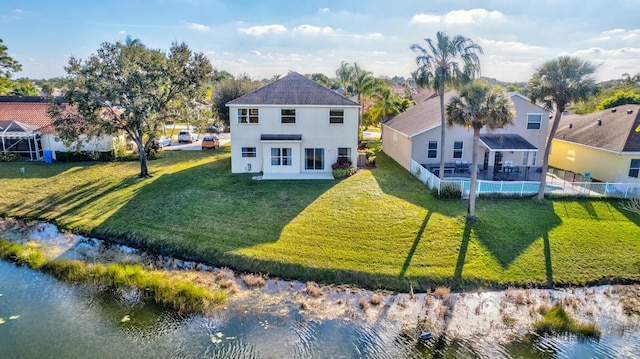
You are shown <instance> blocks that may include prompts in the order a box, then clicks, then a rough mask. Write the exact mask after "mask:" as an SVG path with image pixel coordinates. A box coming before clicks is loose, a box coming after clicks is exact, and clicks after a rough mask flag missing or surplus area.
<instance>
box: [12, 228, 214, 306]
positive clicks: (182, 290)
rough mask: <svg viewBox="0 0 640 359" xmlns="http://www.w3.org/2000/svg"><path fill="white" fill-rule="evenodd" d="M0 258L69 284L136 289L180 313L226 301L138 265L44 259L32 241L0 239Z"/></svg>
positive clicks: (179, 280) (209, 291) (168, 275)
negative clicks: (22, 243) (21, 242)
mask: <svg viewBox="0 0 640 359" xmlns="http://www.w3.org/2000/svg"><path fill="white" fill-rule="evenodd" d="M0 258H5V259H9V260H13V261H14V262H16V263H18V264H21V265H27V266H29V267H31V268H33V269H41V270H42V271H44V272H46V273H49V274H50V275H52V276H53V277H55V278H57V279H60V280H63V281H66V282H68V283H72V284H90V285H94V286H96V287H97V288H102V289H107V290H111V291H120V290H137V291H139V292H140V293H142V294H143V296H144V297H145V298H148V299H151V300H153V301H154V302H156V303H159V304H162V305H165V306H168V307H170V308H173V309H175V310H177V311H179V312H198V313H204V312H206V311H207V310H208V309H209V308H210V307H211V306H212V305H216V304H221V303H224V302H225V301H226V298H227V297H226V293H225V292H224V291H221V290H210V289H208V288H205V287H203V286H200V285H197V284H195V283H193V282H192V281H191V280H190V279H188V278H178V277H177V276H176V275H171V274H169V273H166V272H161V271H149V270H146V269H144V268H142V267H141V266H139V265H125V264H109V265H106V264H103V263H86V262H83V261H79V260H47V259H46V258H45V255H44V253H43V252H42V251H41V250H40V249H39V248H38V247H37V246H36V245H34V244H33V243H31V242H30V243H27V244H25V245H21V244H16V243H12V242H9V241H6V240H0Z"/></svg>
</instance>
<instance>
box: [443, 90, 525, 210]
mask: <svg viewBox="0 0 640 359" xmlns="http://www.w3.org/2000/svg"><path fill="white" fill-rule="evenodd" d="M446 114H447V125H448V126H449V127H450V126H453V125H458V126H464V127H466V128H472V129H473V157H472V161H471V183H470V186H469V207H468V209H467V218H468V219H473V218H475V211H476V210H475V207H476V181H477V178H478V170H477V169H478V154H479V152H480V130H481V129H482V128H483V127H484V126H487V128H488V129H489V130H493V129H495V128H497V127H502V126H504V125H509V124H512V121H513V117H514V116H515V111H514V109H513V103H512V102H511V100H510V99H509V98H508V97H507V96H506V95H505V94H504V93H503V92H502V91H498V90H496V89H495V88H492V87H491V85H489V84H488V83H487V82H485V81H481V80H476V81H474V82H472V83H471V84H469V85H468V86H465V87H463V88H462V89H461V90H460V94H459V95H457V96H454V97H453V98H452V99H451V101H449V104H448V105H447V108H446Z"/></svg>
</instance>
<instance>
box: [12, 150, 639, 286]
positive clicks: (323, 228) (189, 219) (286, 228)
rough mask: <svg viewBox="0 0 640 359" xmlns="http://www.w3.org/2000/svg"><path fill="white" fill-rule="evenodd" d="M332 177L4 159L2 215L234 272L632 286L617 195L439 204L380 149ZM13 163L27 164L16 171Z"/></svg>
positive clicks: (216, 155) (219, 161)
mask: <svg viewBox="0 0 640 359" xmlns="http://www.w3.org/2000/svg"><path fill="white" fill-rule="evenodd" d="M377 158H378V160H377V168H374V169H372V170H361V171H359V172H358V173H357V174H355V175H353V176H351V177H349V178H347V179H344V180H340V181H255V180H252V179H251V177H252V176H251V175H250V174H231V173H230V168H231V160H230V149H229V147H228V146H223V147H222V148H221V149H220V150H219V151H216V152H204V153H203V152H200V151H166V152H164V153H163V155H162V157H161V158H159V159H157V160H154V161H150V162H149V170H150V172H151V173H152V174H153V175H154V177H153V178H150V179H138V178H137V177H136V175H137V173H138V171H139V168H138V163H136V162H125V163H100V164H95V163H75V164H59V163H54V164H43V163H26V162H21V163H0V187H1V188H3V189H4V191H2V192H1V193H0V215H3V216H9V217H18V218H38V219H43V220H47V221H55V222H56V223H57V224H58V225H60V226H62V227H63V228H67V229H70V230H72V231H74V232H79V233H85V234H91V235H93V236H97V237H101V238H110V239H112V240H116V241H119V242H124V243H127V244H129V245H134V246H140V247H144V248H149V249H151V250H155V251H157V252H160V253H169V254H173V255H177V256H181V257H184V258H188V259H194V260H202V261H204V262H207V263H210V264H215V265H218V266H227V267H230V268H234V269H236V270H240V271H246V272H254V273H265V274H267V275H268V276H270V277H284V278H295V279H299V280H303V281H315V282H324V283H346V284H356V285H359V286H362V287H366V288H372V289H375V288H385V289H391V290H399V291H405V292H406V291H409V289H410V286H412V287H413V288H414V289H415V290H421V291H426V290H428V289H429V288H436V287H439V286H444V287H450V288H477V287H484V288H486V287H504V288H506V287H508V286H510V285H515V286H529V285H534V286H550V285H553V286H557V285H582V284H595V283H608V282H638V281H640V241H639V240H638V238H640V227H639V223H640V216H638V215H636V214H632V213H630V212H627V211H624V210H622V209H620V203H619V202H618V200H615V199H603V200H600V199H570V198H568V199H548V200H545V201H544V202H542V203H538V202H536V201H533V200H531V199H485V198H480V199H478V201H477V206H476V215H477V217H478V220H477V221H474V222H467V221H466V220H465V214H466V209H467V202H466V201H463V200H438V199H435V198H433V197H432V195H431V193H430V191H429V190H428V189H427V188H425V187H424V186H423V185H422V184H421V183H420V182H419V181H417V180H416V179H415V178H414V177H413V176H411V174H409V173H408V172H407V171H406V170H405V169H403V168H401V167H400V166H399V165H398V164H397V163H395V162H394V161H393V160H391V159H390V158H389V157H388V156H386V155H385V154H384V153H379V154H378V156H377ZM20 167H24V168H25V173H24V174H21V173H20V171H19V168H20Z"/></svg>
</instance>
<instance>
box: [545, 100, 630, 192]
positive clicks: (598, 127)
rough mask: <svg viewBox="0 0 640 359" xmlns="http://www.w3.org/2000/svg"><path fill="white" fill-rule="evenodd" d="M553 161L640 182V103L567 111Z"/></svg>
mask: <svg viewBox="0 0 640 359" xmlns="http://www.w3.org/2000/svg"><path fill="white" fill-rule="evenodd" d="M549 165H550V166H553V167H556V168H560V169H563V170H567V171H572V172H574V173H579V174H583V175H584V174H585V173H590V175H591V178H593V179H597V180H600V181H614V182H636V183H640V180H639V172H640V106H639V105H623V106H618V107H614V108H611V109H607V110H604V111H600V112H594V113H590V114H586V115H577V114H567V115H563V116H562V118H561V120H560V124H559V125H558V130H557V131H556V135H555V137H554V138H553V143H552V145H551V153H550V155H549Z"/></svg>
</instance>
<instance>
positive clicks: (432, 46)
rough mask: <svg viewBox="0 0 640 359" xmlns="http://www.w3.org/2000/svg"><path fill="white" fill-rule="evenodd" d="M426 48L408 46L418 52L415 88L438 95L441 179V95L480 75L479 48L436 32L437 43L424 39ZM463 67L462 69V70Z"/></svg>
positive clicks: (442, 99) (441, 170)
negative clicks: (432, 91) (428, 90)
mask: <svg viewBox="0 0 640 359" xmlns="http://www.w3.org/2000/svg"><path fill="white" fill-rule="evenodd" d="M425 41H426V42H427V47H426V48H425V47H422V46H420V45H419V44H413V45H411V50H412V51H413V52H417V53H418V56H417V57H416V64H417V65H418V69H417V70H416V71H414V72H413V73H412V76H413V78H414V80H415V81H416V85H418V87H428V88H432V89H433V90H434V91H435V92H436V95H438V96H440V127H441V129H440V130H441V131H440V178H442V177H443V176H444V135H445V118H444V92H445V91H446V89H447V87H454V88H459V87H460V86H461V85H463V84H465V83H467V82H469V81H470V80H472V79H473V78H475V76H476V75H479V74H480V59H479V58H478V54H482V48H481V47H480V46H479V45H477V44H476V43H474V42H473V41H472V40H470V39H467V38H466V37H464V36H461V35H456V36H453V37H450V36H449V35H447V33H445V32H441V31H439V32H438V33H436V40H435V41H434V40H432V39H425ZM461 65H462V67H461Z"/></svg>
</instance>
